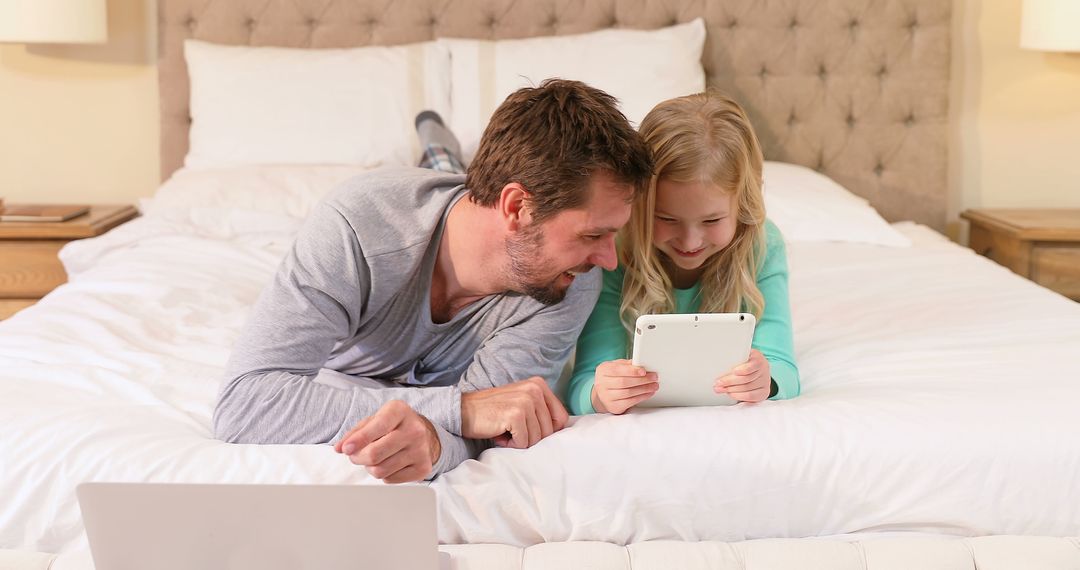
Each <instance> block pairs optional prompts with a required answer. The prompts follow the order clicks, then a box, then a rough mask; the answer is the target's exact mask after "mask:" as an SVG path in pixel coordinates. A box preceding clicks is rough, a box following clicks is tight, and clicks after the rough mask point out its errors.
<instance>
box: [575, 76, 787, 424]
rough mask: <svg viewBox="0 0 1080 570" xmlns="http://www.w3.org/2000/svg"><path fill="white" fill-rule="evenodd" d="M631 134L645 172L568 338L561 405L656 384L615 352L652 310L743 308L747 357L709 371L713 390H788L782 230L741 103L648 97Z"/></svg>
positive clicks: (621, 403)
mask: <svg viewBox="0 0 1080 570" xmlns="http://www.w3.org/2000/svg"><path fill="white" fill-rule="evenodd" d="M641 133H642V135H644V137H645V140H646V142H647V143H648V144H649V146H650V148H651V149H652V151H653V155H654V159H655V161H656V174H655V175H654V176H653V180H652V183H651V184H650V187H649V192H648V194H647V195H645V196H644V197H643V198H642V199H640V200H639V201H637V202H636V203H635V204H634V210H633V215H632V217H631V218H630V222H629V223H628V224H627V225H626V227H625V228H624V229H623V232H624V233H623V235H622V237H621V242H620V252H619V267H618V269H616V270H615V271H611V272H605V274H604V285H603V289H602V291H601V293H600V300H599V301H598V302H597V304H596V308H595V309H594V310H593V313H592V315H591V316H590V317H589V320H588V322H587V323H586V324H585V329H584V330H583V331H582V333H581V337H580V338H579V339H578V345H577V356H576V364H575V366H574V374H573V377H572V378H571V379H570V387H569V391H568V394H567V401H568V404H569V407H570V410H571V413H574V414H588V413H593V412H608V413H612V414H621V413H623V412H625V411H626V410H628V409H630V408H632V407H633V406H635V405H637V404H639V403H641V402H642V401H644V400H647V399H648V398H650V397H651V396H652V395H653V394H655V393H656V390H657V389H658V388H659V383H658V382H662V381H663V379H662V378H657V377H656V374H655V373H652V372H648V371H646V370H644V369H643V368H641V367H637V366H633V365H632V364H631V363H630V361H629V360H627V359H626V356H627V349H628V347H629V339H630V338H631V331H632V330H633V327H634V322H635V321H636V320H637V318H638V316H639V315H645V314H653V313H698V312H701V313H719V312H724V313H732V312H750V313H753V314H754V316H755V317H757V320H758V324H757V329H756V330H755V331H754V340H753V349H752V350H751V351H750V357H749V359H748V360H747V361H746V362H745V363H743V364H741V365H739V366H736V367H735V368H734V369H733V370H730V371H726V372H724V371H718V376H717V378H716V381H715V384H714V386H713V389H714V390H715V391H716V392H717V393H726V394H728V395H729V396H731V397H732V398H734V399H735V400H738V401H741V402H760V401H762V400H764V399H766V398H776V399H783V398H791V397H794V396H797V395H798V394H799V371H798V369H797V368H796V366H795V357H794V350H793V348H792V337H791V312H790V309H789V303H788V272H787V258H786V254H785V250H784V241H783V238H782V236H781V235H780V231H779V230H778V229H777V228H776V226H775V225H773V224H772V222H769V221H768V220H766V219H765V205H764V200H763V198H762V193H761V184H762V182H761V166H762V154H761V148H760V146H759V145H758V141H757V137H756V136H755V135H754V130H753V128H752V127H751V126H750V121H749V120H748V119H747V117H746V113H744V112H743V110H742V108H741V107H739V105H738V104H737V103H735V102H734V101H732V100H731V99H729V98H727V97H725V96H723V95H721V94H719V93H716V92H707V93H699V94H697V95H690V96H686V97H679V98H677V99H671V100H668V101H664V102H663V103H660V104H659V105H657V106H656V107H655V108H654V109H653V110H652V111H650V112H649V114H648V116H646V117H645V120H644V121H642V123H641Z"/></svg>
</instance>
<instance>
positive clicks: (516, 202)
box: [498, 182, 532, 232]
mask: <svg viewBox="0 0 1080 570" xmlns="http://www.w3.org/2000/svg"><path fill="white" fill-rule="evenodd" d="M498 207H499V215H500V216H502V219H503V220H504V222H505V223H506V229H507V230H509V231H512V232H516V231H518V230H520V229H521V228H523V227H525V226H527V225H529V224H530V223H532V212H531V210H530V206H529V192H528V191H527V190H525V187H524V186H522V185H521V184H518V183H517V182H511V183H509V184H507V185H506V186H503V189H502V193H500V194H499V204H498Z"/></svg>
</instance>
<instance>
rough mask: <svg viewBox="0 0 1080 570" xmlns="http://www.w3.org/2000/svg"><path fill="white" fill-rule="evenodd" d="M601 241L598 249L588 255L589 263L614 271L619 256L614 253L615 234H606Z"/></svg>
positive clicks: (617, 264)
mask: <svg viewBox="0 0 1080 570" xmlns="http://www.w3.org/2000/svg"><path fill="white" fill-rule="evenodd" d="M601 241H602V242H603V243H601V244H600V250H599V251H597V252H595V253H593V254H592V255H591V256H589V263H591V264H593V265H599V266H600V267H603V268H604V269H606V270H608V271H614V270H615V268H616V267H618V266H619V256H618V254H617V253H615V236H608V237H607V238H605V239H603V240H601Z"/></svg>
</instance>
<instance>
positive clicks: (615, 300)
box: [566, 220, 799, 415]
mask: <svg viewBox="0 0 1080 570" xmlns="http://www.w3.org/2000/svg"><path fill="white" fill-rule="evenodd" d="M765 244H766V253H765V259H764V261H763V262H762V264H761V269H760V270H759V271H758V275H757V286H758V289H760V290H761V294H762V296H763V297H764V298H765V310H764V312H763V313H762V315H761V318H760V319H758V323H757V328H756V329H754V340H753V342H752V346H753V347H754V348H756V349H757V350H759V351H761V353H762V354H764V355H765V359H766V360H768V361H769V372H770V374H771V375H772V379H773V383H774V384H775V389H774V391H775V394H773V395H772V396H770V399H775V400H782V399H785V398H792V397H795V396H798V395H799V369H798V367H796V366H795V348H794V343H793V340H792V334H791V304H790V302H789V301H788V268H787V253H786V250H785V248H784V238H783V236H782V235H780V230H779V229H778V228H777V227H776V225H775V224H773V223H772V222H771V221H768V220H766V222H765ZM625 271H626V269H625V268H624V267H623V266H622V265H620V266H619V267H618V268H616V269H615V271H605V272H604V284H603V288H602V289H601V290H600V299H599V300H598V301H597V302H596V308H594V309H593V312H592V314H591V315H589V320H588V321H586V323H585V328H584V329H583V330H582V331H581V336H580V337H578V343H577V355H576V356H575V357H574V374H573V376H571V378H570V387H569V389H568V390H567V394H566V403H567V405H568V406H569V408H570V413H572V414H575V415H582V414H592V413H595V412H596V410H594V409H593V405H592V389H593V374H594V373H595V372H596V367H597V366H599V365H600V364H601V363H603V362H607V361H609V360H618V359H620V358H628V355H627V347H628V344H629V339H628V338H627V331H626V329H625V328H624V327H623V325H622V320H621V319H620V318H619V306H620V305H621V304H622V282H623V274H624V273H625ZM700 291H701V283H695V284H694V286H693V287H691V288H689V289H675V312H676V313H696V312H698V307H699V306H700V305H701V299H700V298H699V297H698V293H699V292H700ZM722 373H723V372H721V373H720V374H722ZM718 376H719V374H718Z"/></svg>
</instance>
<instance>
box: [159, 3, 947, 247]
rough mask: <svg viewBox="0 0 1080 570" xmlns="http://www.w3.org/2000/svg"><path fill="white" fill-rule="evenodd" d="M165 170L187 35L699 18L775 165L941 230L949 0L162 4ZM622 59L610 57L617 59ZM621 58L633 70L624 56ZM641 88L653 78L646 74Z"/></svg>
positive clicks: (395, 39)
mask: <svg viewBox="0 0 1080 570" xmlns="http://www.w3.org/2000/svg"><path fill="white" fill-rule="evenodd" d="M159 4H160V6H159V11H158V13H159V18H160V28H159V29H160V41H161V61H160V63H159V72H158V76H159V78H158V81H159V84H160V88H161V168H162V172H161V173H162V177H167V176H169V175H170V174H171V173H172V172H173V171H174V170H176V169H177V168H179V167H180V165H182V164H183V160H184V155H185V154H186V153H187V149H188V127H189V125H190V122H191V119H190V116H189V112H188V91H189V87H188V76H187V68H186V66H185V64H184V59H183V49H182V47H183V41H184V39H186V38H196V39H200V40H205V41H210V42H217V43H224V44H244V45H263V46H290V47H310V48H329V47H352V46H363V45H374V44H404V43H411V42H418V41H425V40H431V39H433V38H436V37H468V38H486V39H503V38H521V37H529V36H542V35H565V34H577V33H583V32H589V31H593V30H597V29H601V28H607V27H624V28H641V29H651V28H659V27H664V26H669V25H672V24H676V23H681V22H687V21H689V20H692V19H694V18H696V17H698V16H703V17H704V18H705V20H706V24H707V26H708V39H707V40H706V44H705V53H704V55H703V57H702V64H703V66H704V68H705V72H706V75H707V78H708V83H709V85H710V86H715V87H718V88H720V89H722V90H724V91H726V92H728V93H730V94H731V95H732V96H734V97H735V98H736V99H737V100H738V101H739V102H740V103H742V104H743V106H745V107H746V108H747V110H748V111H749V113H750V116H751V118H752V119H753V121H754V125H755V127H756V128H757V130H758V134H759V136H760V137H761V140H762V143H763V145H764V147H765V155H766V157H767V158H769V159H771V160H782V161H787V162H794V163H798V164H803V165H806V166H810V167H812V168H816V169H818V170H820V171H821V172H824V173H825V174H827V175H829V176H830V177H832V178H833V179H835V180H837V181H839V182H840V183H841V184H843V185H844V186H846V187H848V188H850V189H851V190H852V191H854V192H856V193H857V194H859V195H861V196H863V197H865V198H867V199H869V200H870V202H871V203H872V204H873V205H874V206H875V207H876V208H877V209H878V210H879V211H880V212H881V213H882V214H883V215H884V216H885V217H886V218H888V219H889V220H891V221H896V220H904V219H911V220H915V221H918V222H921V223H924V224H927V225H929V226H931V227H934V228H936V229H939V230H941V229H943V228H944V225H945V209H946V178H947V173H946V162H947V157H946V152H947V148H946V136H947V134H946V123H947V112H948V100H947V94H948V89H949V87H948V81H949V29H950V24H949V17H950V9H951V2H946V1H943V0H396V1H395V0H159ZM619 63H620V62H613V64H616V65H617V64H619ZM624 63H625V64H627V65H629V64H630V62H624ZM643 80H647V79H645V78H643Z"/></svg>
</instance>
